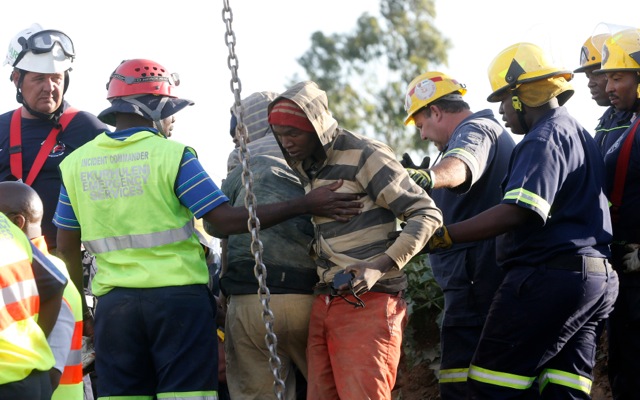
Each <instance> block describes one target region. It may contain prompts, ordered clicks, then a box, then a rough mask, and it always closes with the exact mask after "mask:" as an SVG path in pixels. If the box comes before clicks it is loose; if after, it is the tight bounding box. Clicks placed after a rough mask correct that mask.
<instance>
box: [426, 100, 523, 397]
mask: <svg viewBox="0 0 640 400" xmlns="http://www.w3.org/2000/svg"><path fill="white" fill-rule="evenodd" d="M514 147H515V143H514V141H513V139H512V138H511V136H510V135H509V133H508V132H507V131H506V130H505V129H504V128H503V127H502V125H500V123H499V122H498V121H497V120H496V119H495V117H494V115H493V112H492V111H491V110H482V111H479V112H477V113H474V114H472V115H470V116H469V117H467V118H465V119H464V120H463V121H462V122H461V123H460V124H459V125H458V126H457V127H456V129H455V131H454V132H453V133H452V135H451V139H450V140H449V142H448V143H447V146H446V148H445V149H444V150H443V152H444V156H443V159H444V158H448V157H455V158H457V159H458V160H460V161H462V162H463V163H464V164H465V165H466V166H467V168H468V170H469V172H470V180H469V183H468V184H466V185H462V186H463V187H460V188H456V189H455V190H450V189H435V190H433V191H432V194H431V197H432V198H433V200H434V201H435V202H436V205H437V206H438V207H440V209H441V210H442V215H443V219H444V224H445V225H448V224H452V223H454V222H459V221H463V220H465V219H467V218H470V217H473V216H474V215H477V214H479V213H481V212H482V211H485V210H487V209H489V208H491V207H493V206H495V205H496V204H499V203H500V200H501V199H502V189H501V187H500V184H501V183H502V180H503V179H504V177H505V175H506V172H507V167H508V164H509V158H510V156H511V152H512V151H513V148H514ZM495 248H496V245H495V238H491V239H487V240H483V241H479V242H472V243H459V244H455V245H453V246H452V247H451V248H450V249H447V250H443V251H438V252H434V253H432V254H430V255H429V260H430V262H431V267H432V268H433V273H434V277H435V279H436V281H437V282H438V285H440V287H441V288H442V291H443V293H444V307H445V309H444V320H443V323H442V328H441V334H440V346H441V349H442V357H441V362H440V373H439V382H440V396H441V398H442V399H456V400H457V399H461V398H464V396H465V395H466V392H467V373H468V370H469V363H470V362H471V358H472V357H473V353H474V352H475V349H476V346H477V345H478V340H479V339H480V333H481V332H482V326H483V325H484V321H485V319H486V318H487V312H488V311H489V306H490V305H491V301H492V300H493V295H494V293H495V291H496V289H497V288H498V286H499V285H500V282H501V281H502V278H503V273H502V270H501V268H499V267H498V266H497V264H496V251H495Z"/></svg>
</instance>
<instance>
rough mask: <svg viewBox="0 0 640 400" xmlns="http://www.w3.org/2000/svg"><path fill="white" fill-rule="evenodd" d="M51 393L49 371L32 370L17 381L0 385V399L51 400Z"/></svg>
mask: <svg viewBox="0 0 640 400" xmlns="http://www.w3.org/2000/svg"><path fill="white" fill-rule="evenodd" d="M51 394H52V389H51V380H50V379H49V371H32V372H31V374H29V376H27V377H26V378H24V379H23V380H21V381H19V382H11V383H6V384H4V385H0V399H2V400H5V399H6V400H13V399H16V400H18V399H20V400H51Z"/></svg>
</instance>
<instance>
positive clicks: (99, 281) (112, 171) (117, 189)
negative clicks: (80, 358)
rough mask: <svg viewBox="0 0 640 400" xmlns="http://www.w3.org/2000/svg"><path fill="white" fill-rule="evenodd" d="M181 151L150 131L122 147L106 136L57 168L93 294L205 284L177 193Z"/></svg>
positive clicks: (198, 253)
mask: <svg viewBox="0 0 640 400" xmlns="http://www.w3.org/2000/svg"><path fill="white" fill-rule="evenodd" d="M185 151H187V150H186V148H185V146H184V145H182V144H180V143H177V142H172V141H170V140H167V139H165V138H161V137H159V136H157V135H156V134H154V133H153V132H150V131H138V132H136V133H134V134H132V135H131V136H129V137H127V138H126V139H125V140H124V141H122V140H117V139H113V138H110V137H109V136H108V135H106V134H104V133H103V134H101V135H99V136H98V137H96V138H95V139H94V140H92V141H91V142H90V143H87V144H86V145H85V146H81V147H80V148H78V149H76V150H74V151H73V153H71V154H69V156H67V157H66V158H65V159H64V160H63V161H62V162H61V164H60V170H61V172H62V178H63V181H64V184H65V187H66V189H67V194H68V195H69V202H70V203H71V204H72V206H73V210H74V212H75V215H76V218H77V220H78V223H79V225H80V226H81V227H82V232H81V236H82V237H81V239H82V242H83V244H84V245H85V248H86V249H87V250H88V251H89V252H90V253H93V254H94V255H95V256H96V264H97V266H98V270H97V273H96V275H95V277H94V279H93V281H92V289H93V294H94V295H96V296H102V295H104V294H106V293H108V292H109V291H110V290H112V289H113V288H115V287H136V288H157V287H165V286H182V285H194V284H206V283H207V282H208V281H209V274H208V271H207V265H206V261H205V258H204V251H203V250H202V246H201V245H200V242H199V241H198V238H197V236H196V234H195V228H194V227H193V214H192V213H191V211H190V209H189V208H188V207H185V206H184V205H183V204H182V203H181V201H180V199H179V198H178V197H177V196H176V193H175V183H176V179H177V176H178V173H179V171H180V167H181V161H182V157H183V154H184V152H185ZM105 220H108V221H109V222H110V223H103V222H102V221H105Z"/></svg>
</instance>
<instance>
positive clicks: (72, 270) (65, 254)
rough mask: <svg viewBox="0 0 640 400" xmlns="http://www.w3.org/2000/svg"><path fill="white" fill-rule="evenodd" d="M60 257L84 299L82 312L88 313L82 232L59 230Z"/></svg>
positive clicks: (58, 250)
mask: <svg viewBox="0 0 640 400" xmlns="http://www.w3.org/2000/svg"><path fill="white" fill-rule="evenodd" d="M57 239H58V240H57V242H58V249H57V254H58V257H60V258H61V259H62V261H64V263H65V264H66V266H67V270H68V271H69V277H70V278H71V282H73V284H74V285H75V286H76V288H77V289H78V291H79V292H80V298H81V299H82V311H83V314H84V312H86V311H87V303H86V299H85V297H84V272H83V270H82V242H81V240H80V231H62V230H59V232H58V237H57Z"/></svg>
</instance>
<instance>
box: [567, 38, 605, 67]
mask: <svg viewBox="0 0 640 400" xmlns="http://www.w3.org/2000/svg"><path fill="white" fill-rule="evenodd" d="M609 37H611V35H610V34H608V33H601V34H599V35H594V36H591V37H589V38H588V39H587V40H585V42H584V44H583V45H582V49H580V67H579V68H576V69H575V70H574V71H573V72H575V73H578V72H585V71H586V70H587V69H589V68H591V67H593V66H594V65H597V66H600V63H601V62H602V46H603V45H604V42H605V40H607V39H608V38H609Z"/></svg>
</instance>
